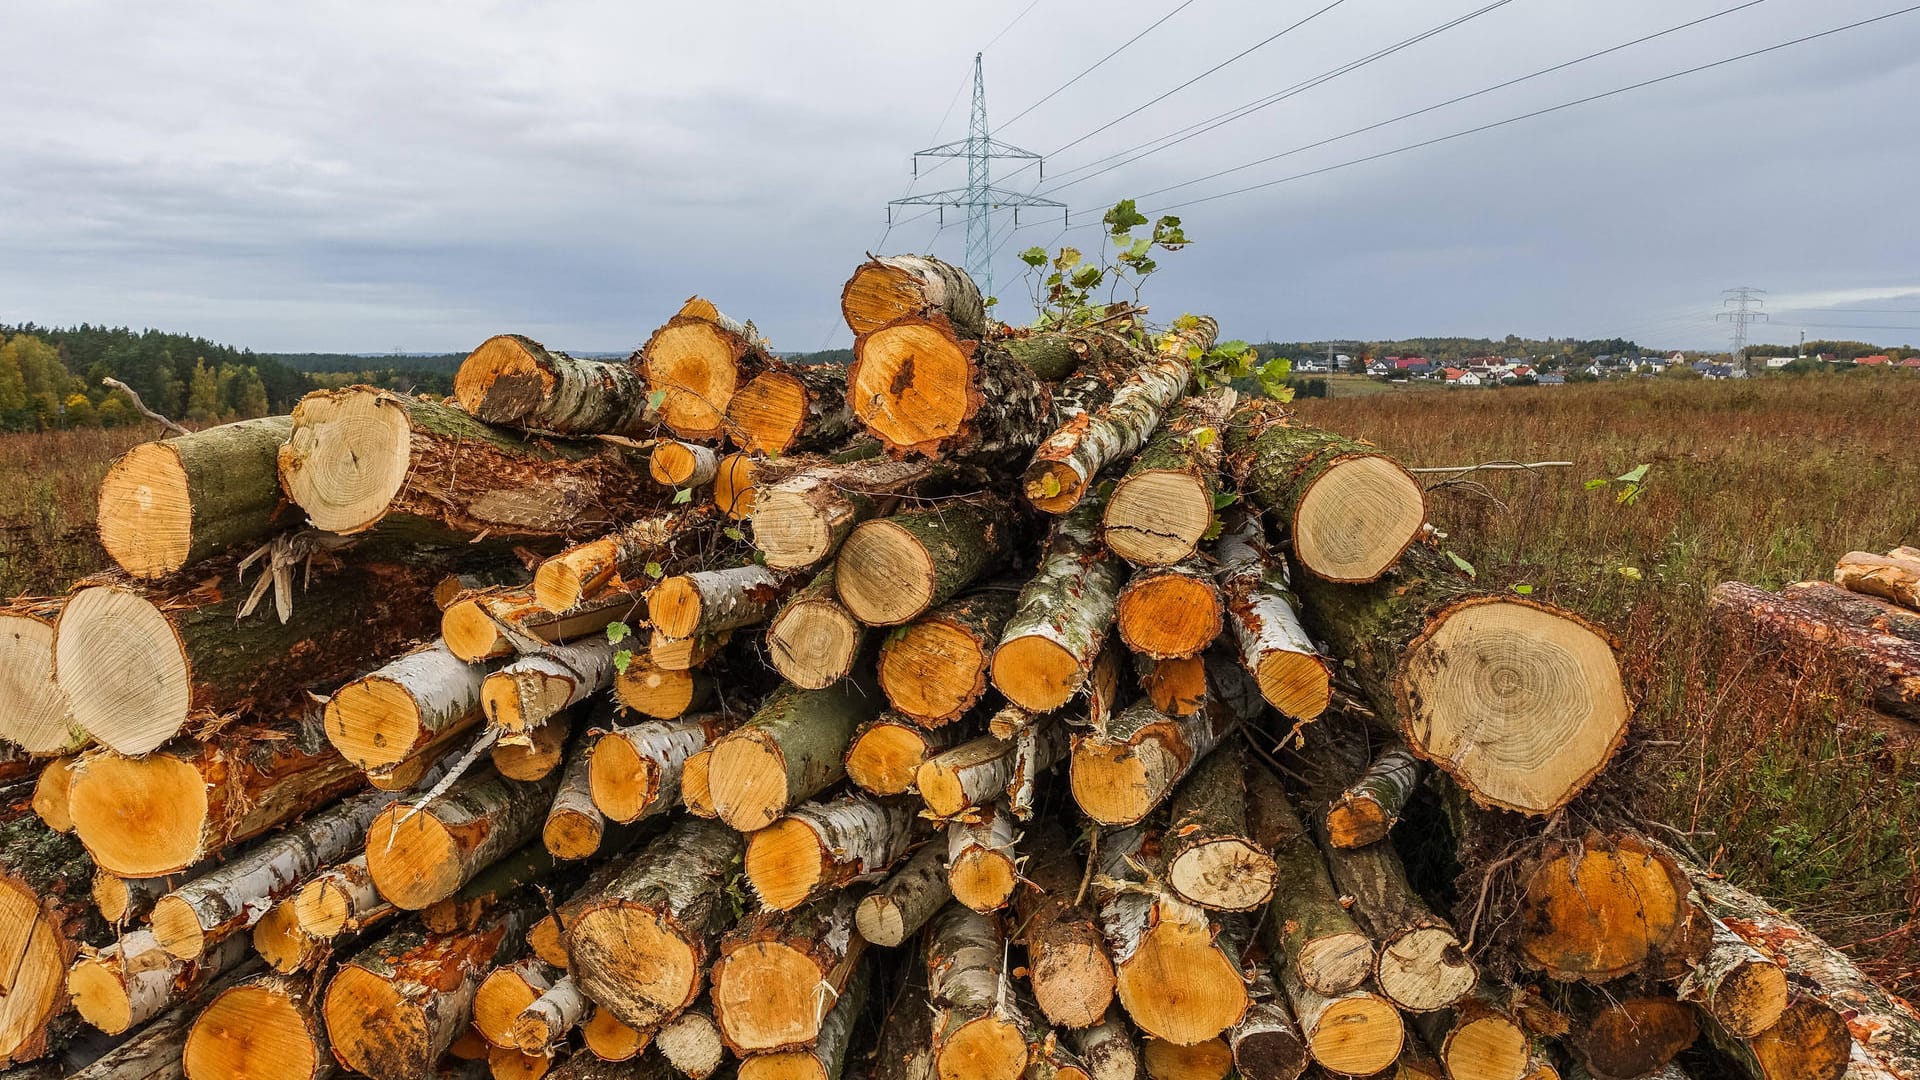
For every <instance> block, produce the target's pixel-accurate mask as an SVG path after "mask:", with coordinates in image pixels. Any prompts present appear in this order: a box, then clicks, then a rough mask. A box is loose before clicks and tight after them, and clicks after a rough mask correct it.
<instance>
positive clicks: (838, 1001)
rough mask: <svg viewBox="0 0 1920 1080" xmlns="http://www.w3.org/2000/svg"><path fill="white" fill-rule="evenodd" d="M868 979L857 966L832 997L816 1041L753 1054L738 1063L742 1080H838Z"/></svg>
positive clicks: (863, 1005) (861, 1005) (865, 992)
mask: <svg viewBox="0 0 1920 1080" xmlns="http://www.w3.org/2000/svg"><path fill="white" fill-rule="evenodd" d="M867 982H868V976H867V971H866V968H865V967H864V966H860V965H856V966H855V969H854V975H853V977H852V978H851V979H849V980H848V981H847V984H846V986H845V987H844V988H843V989H842V991H841V992H840V993H839V994H838V995H836V996H835V998H834V1000H833V1002H832V1004H831V1005H830V1006H828V1008H829V1009H830V1011H829V1012H828V1013H827V1015H826V1018H825V1019H824V1020H823V1021H822V1022H821V1024H820V1035H819V1038H818V1040H817V1041H816V1042H815V1043H814V1044H813V1045H812V1046H811V1047H808V1048H806V1049H804V1050H786V1051H781V1052H777V1053H771V1054H755V1055H753V1056H752V1057H749V1058H747V1059H745V1060H744V1061H742V1062H741V1063H740V1071H739V1074H738V1075H739V1076H740V1077H741V1080H840V1077H841V1075H842V1070H844V1069H845V1067H846V1065H847V1061H848V1056H849V1051H850V1050H851V1048H852V1046H853V1032H854V1028H855V1026H856V1025H857V1024H858V1023H859V1018H860V1010H862V1009H863V1008H865V1007H866V1004H867Z"/></svg>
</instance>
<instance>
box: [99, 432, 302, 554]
mask: <svg viewBox="0 0 1920 1080" xmlns="http://www.w3.org/2000/svg"><path fill="white" fill-rule="evenodd" d="M292 431H293V418H292V417H291V416H263V417H260V418H258V419H254V420H242V421H239V422H238V423H232V424H220V425H218V426H216V427H210V428H207V429H205V430H203V431H196V432H194V433H193V434H191V435H183V436H181V437H179V438H177V439H167V440H164V441H161V442H155V443H147V444H143V445H142V446H139V447H136V448H135V449H134V450H132V451H129V453H128V454H127V455H125V456H123V457H121V458H120V459H119V460H118V461H116V462H114V464H113V466H112V468H110V469H109V470H108V473H107V478H106V480H105V481H103V482H102V484H101V487H100V501H99V506H98V507H97V513H96V517H95V520H96V521H97V522H99V529H100V541H101V543H102V545H103V546H105V547H106V549H107V554H108V555H111V556H112V557H113V558H114V560H115V561H116V562H119V563H120V565H121V566H122V567H123V568H124V569H126V570H127V572H128V573H131V574H133V575H134V576H135V577H139V578H146V579H153V578H160V577H164V576H166V575H167V574H170V573H173V572H174V571H177V570H179V569H180V568H181V567H183V566H187V565H190V564H192V563H196V562H199V561H200V560H201V559H204V558H207V557H208V556H211V555H217V554H219V553H220V552H222V551H225V550H227V549H228V548H230V547H233V546H235V545H237V544H242V543H246V542H247V541H249V540H258V539H260V538H262V537H265V536H267V535H268V534H270V533H272V532H274V531H275V530H277V529H282V528H285V527H287V526H288V525H291V524H292V523H293V519H294V516H295V515H294V514H293V513H291V512H290V510H289V508H288V505H287V500H286V496H285V495H283V494H282V493H281V491H280V475H279V464H278V462H279V454H280V447H281V446H282V445H284V444H285V443H286V441H287V438H288V436H289V435H290V434H291V433H292ZM161 455H168V456H171V457H172V458H173V459H174V460H175V461H176V462H177V463H178V474H179V478H180V479H181V480H182V481H184V490H183V491H180V492H168V493H166V494H167V495H170V496H184V498H185V502H186V506H187V526H188V532H187V542H186V545H185V547H184V549H182V548H180V547H179V546H178V541H177V539H175V538H173V537H162V536H160V535H158V534H157V531H156V530H157V529H158V528H159V527H160V526H162V525H163V524H165V525H173V524H174V522H173V521H171V520H169V521H167V522H165V523H162V522H160V521H158V520H157V519H156V518H155V516H154V514H153V512H152V510H151V509H150V507H151V506H152V504H153V503H154V501H155V496H156V495H157V494H159V493H157V492H154V491H152V490H151V489H150V488H148V487H146V486H145V485H140V484H138V483H137V482H136V479H135V478H134V477H131V476H125V477H123V476H121V475H118V474H121V473H124V472H128V471H130V470H132V469H134V468H136V467H141V466H146V465H147V462H146V461H145V460H143V459H146V458H149V457H152V458H160V456H161ZM175 512H176V513H177V511H175ZM170 516H171V515H170Z"/></svg>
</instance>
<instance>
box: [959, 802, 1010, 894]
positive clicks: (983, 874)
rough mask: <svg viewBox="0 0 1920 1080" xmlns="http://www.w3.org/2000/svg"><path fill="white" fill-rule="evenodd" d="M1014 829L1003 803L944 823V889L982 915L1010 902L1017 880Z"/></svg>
mask: <svg viewBox="0 0 1920 1080" xmlns="http://www.w3.org/2000/svg"><path fill="white" fill-rule="evenodd" d="M1015 826H1016V823H1015V821H1014V817H1013V812H1012V811H1011V810H1008V809H1007V806H1006V803H1004V802H993V803H988V804H987V805H985V806H981V807H976V808H974V809H973V810H971V811H969V812H967V813H966V814H965V815H964V816H962V817H958V818H955V819H954V820H952V821H950V822H948V823H947V888H948V889H949V890H950V891H951V892H952V893H953V898H954V899H955V900H958V901H960V902H961V903H962V904H965V905H966V906H968V907H970V908H972V909H973V910H975V911H978V912H982V913H986V912H993V911H998V910H1000V909H1001V908H1003V907H1006V906H1007V902H1008V901H1010V900H1012V899H1013V888H1014V886H1015V885H1016V884H1017V883H1018V882H1019V878H1020V872H1019V869H1018V867H1017V865H1016V863H1015V859H1014V844H1015V842H1016V841H1017V840H1018V838H1019V834H1018V831H1017V829H1016V827H1015Z"/></svg>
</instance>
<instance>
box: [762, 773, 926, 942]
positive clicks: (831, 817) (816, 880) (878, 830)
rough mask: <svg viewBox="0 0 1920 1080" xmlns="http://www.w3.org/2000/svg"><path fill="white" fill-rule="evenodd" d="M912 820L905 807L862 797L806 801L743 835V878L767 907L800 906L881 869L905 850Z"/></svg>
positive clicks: (909, 811)
mask: <svg viewBox="0 0 1920 1080" xmlns="http://www.w3.org/2000/svg"><path fill="white" fill-rule="evenodd" d="M913 821H914V816H913V813H912V811H911V809H910V808H909V807H907V806H906V805H903V804H891V805H890V804H887V803H882V802H877V801H875V800H873V799H870V798H868V797H866V796H864V795H845V796H842V797H840V798H837V799H832V800H828V801H825V802H811V803H807V804H806V805H804V806H800V807H797V808H795V809H794V811H793V812H792V813H790V814H788V815H787V816H786V817H783V818H781V819H780V820H779V821H776V822H774V823H773V824H772V825H769V826H767V827H766V828H764V829H761V830H760V831H759V832H756V833H754V834H753V835H752V836H750V837H748V838H747V855H746V863H745V869H746V875H747V882H748V884H750V885H752V886H753V891H754V893H755V894H756V895H757V896H759V898H760V901H761V903H762V904H763V905H764V906H765V907H767V908H769V909H772V910H775V911H787V910H790V909H793V908H796V907H799V906H800V905H801V904H803V903H805V902H806V901H808V900H810V899H813V898H815V897H819V896H822V895H823V894H825V893H827V892H829V891H832V890H835V889H838V888H840V887H841V886H844V885H846V884H848V883H849V882H851V881H854V880H856V879H858V878H863V877H871V876H873V875H877V874H880V873H882V872H884V871H885V870H886V869H887V868H888V867H889V866H891V865H893V863H894V862H895V861H896V860H897V859H898V858H899V857H900V856H901V855H902V854H904V853H905V852H906V850H907V844H908V842H909V841H910V840H911V839H912V835H913ZM851 915H852V911H851V908H849V911H848V917H849V918H851Z"/></svg>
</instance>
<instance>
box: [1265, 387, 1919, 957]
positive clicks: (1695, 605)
mask: <svg viewBox="0 0 1920 1080" xmlns="http://www.w3.org/2000/svg"><path fill="white" fill-rule="evenodd" d="M1916 389H1920V387H1917V386H1916V385H1915V383H1914V382H1913V381H1912V380H1905V379H1898V380H1896V379H1890V378H1888V379H1882V378H1860V377H1836V376H1827V377H1809V378H1801V379H1793V378H1775V379H1765V380H1756V381H1755V382H1753V383H1744V384H1743V383H1736V382H1719V383H1707V382H1675V381H1669V380H1664V379H1655V380H1637V381H1632V382H1626V383H1607V384H1599V385H1588V386H1566V387H1539V388H1509V389H1502V390H1492V391H1472V390H1459V391H1451V392H1438V393H1421V394H1413V393H1402V394H1381V395H1376V396H1371V397H1356V398H1345V399H1340V398H1336V399H1331V400H1322V401H1306V402H1302V403H1301V412H1302V413H1303V414H1304V415H1305V416H1306V417H1307V418H1308V419H1310V420H1311V421H1313V422H1315V423H1319V424H1323V425H1325V426H1327V427H1329V428H1333V429H1335V430H1339V431H1342V432H1346V433H1348V434H1353V435H1359V436H1363V437H1365V438H1369V439H1371V440H1373V441H1375V442H1377V443H1379V444H1380V445H1382V446H1383V447H1385V448H1387V449H1388V450H1391V451H1393V452H1394V453H1396V454H1399V455H1401V456H1403V457H1404V458H1405V459H1406V461H1407V462H1408V464H1411V465H1454V464H1462V465H1464V464H1471V463H1474V462H1480V461H1490V460H1498V459H1513V460H1524V461H1540V460H1571V461H1574V462H1576V463H1577V466H1576V467H1575V468H1573V469H1555V470H1550V471H1543V472H1538V473H1490V472H1483V473H1477V474H1473V475H1472V476H1471V477H1464V478H1462V479H1461V481H1460V482H1456V483H1450V484H1449V483H1441V484H1440V486H1438V487H1437V488H1436V489H1435V490H1434V491H1433V492H1432V503H1431V516H1432V518H1433V520H1434V523H1435V524H1436V525H1437V526H1438V527H1439V528H1440V529H1442V530H1443V531H1444V532H1446V533H1447V534H1448V536H1447V544H1448V546H1449V547H1450V548H1451V549H1452V550H1454V551H1456V552H1458V553H1459V554H1461V555H1463V556H1465V557H1466V558H1467V559H1469V560H1470V561H1471V562H1472V563H1473V564H1474V566H1475V568H1476V570H1477V572H1478V575H1479V578H1480V580H1481V581H1482V582H1485V583H1489V584H1492V585H1494V586H1496V587H1505V586H1508V585H1513V584H1526V585H1531V586H1533V587H1534V590H1535V592H1534V595H1535V596H1536V597H1538V598H1541V599H1546V600H1550V601H1552V602H1555V603H1559V604H1563V605H1565V606H1567V607H1570V608H1573V609H1575V610H1577V611H1580V612H1582V613H1584V614H1587V615H1589V616H1591V617H1593V618H1595V619H1597V620H1599V621H1601V622H1602V623H1604V624H1606V625H1607V626H1608V627H1609V628H1610V629H1611V630H1613V632H1614V633H1615V634H1617V635H1618V636H1619V637H1620V638H1621V640H1622V642H1623V645H1624V650H1625V652H1624V664H1625V668H1626V671H1627V674H1628V677H1629V679H1630V681H1631V684H1632V687H1633V690H1634V692H1635V693H1636V695H1637V696H1638V698H1639V700H1640V701H1641V702H1642V706H1641V709H1640V713H1639V717H1638V727H1637V731H1638V734H1639V736H1640V742H1639V745H1640V748H1641V749H1640V753H1639V754H1638V764H1639V766H1640V773H1639V775H1640V781H1639V785H1640V786H1639V790H1640V792H1641V793H1642V795H1643V797H1644V807H1645V810H1646V812H1647V813H1648V814H1649V815H1650V816H1653V817H1656V818H1658V819H1659V820H1662V821H1665V822H1667V823H1669V824H1671V825H1672V826H1674V827H1676V828H1678V829H1681V830H1682V831H1684V832H1687V833H1690V834H1692V835H1691V840H1692V843H1693V846H1694V847H1695V848H1696V849H1697V850H1699V851H1700V852H1702V853H1703V854H1704V855H1705V856H1706V857H1708V858H1710V859H1711V860H1712V861H1713V862H1714V863H1715V864H1716V867H1717V868H1719V869H1724V870H1726V871H1727V872H1728V873H1730V874H1731V875H1733V876H1734V877H1735V878H1736V879H1737V880H1739V881H1740V882H1741V883H1743V884H1745V885H1747V886H1748V887H1749V888H1751V889H1753V890H1754V891H1757V892H1761V893H1763V894H1765V895H1767V896H1769V897H1770V898H1773V899H1774V900H1776V901H1778V902H1781V903H1784V904H1785V905H1787V906H1788V907H1790V908H1791V909H1793V910H1795V911H1796V912H1798V913H1799V914H1800V915H1801V916H1802V917H1803V918H1805V919H1806V920H1807V921H1808V922H1809V923H1811V924H1812V925H1813V926H1814V927H1815V928H1816V929H1817V930H1819V931H1820V932H1822V933H1823V934H1826V935H1827V936H1829V937H1830V938H1831V939H1832V940H1834V941H1835V942H1837V943H1840V944H1843V945H1848V946H1852V947H1853V951H1854V952H1855V955H1856V956H1857V957H1858V958H1859V959H1861V960H1862V961H1863V962H1865V963H1866V964H1867V965H1868V966H1869V967H1870V968H1871V969H1872V970H1874V971H1875V973H1876V974H1877V975H1879V976H1881V977H1882V978H1883V979H1885V980H1886V981H1888V982H1890V983H1893V984H1895V985H1897V986H1901V987H1903V988H1905V989H1908V990H1912V989H1914V988H1915V987H1916V986H1920V951H1913V949H1912V947H1913V945H1914V944H1915V943H1914V942H1913V941H1912V940H1911V938H1912V934H1913V930H1914V927H1915V919H1914V916H1915V914H1916V910H1920V865H1916V860H1920V854H1916V853H1917V852H1920V844H1916V840H1920V797H1917V796H1920V761H1916V757H1915V753H1914V751H1913V750H1912V749H1911V748H1910V747H1909V748H1901V747H1898V746H1892V745H1889V744H1887V742H1886V741H1885V739H1886V737H1885V736H1884V735H1881V734H1868V733H1866V731H1867V730H1868V728H1869V725H1865V724H1857V723H1856V722H1858V721H1863V720H1865V719H1866V717H1865V716H1864V715H1863V714H1862V713H1861V712H1860V711H1859V710H1858V708H1857V706H1855V705H1853V704H1852V703H1851V701H1850V697H1851V696H1850V695H1848V694H1846V693H1844V692H1842V691H1841V690H1839V689H1837V688H1835V687H1834V686H1833V685H1831V683H1830V681H1828V680H1825V679H1823V678H1821V677H1819V676H1818V675H1817V674H1802V675H1798V676H1796V675H1794V674H1792V673H1790V672H1788V671H1786V670H1785V669H1784V668H1783V666H1782V665H1781V663H1780V659H1781V658H1780V657H1777V656H1768V655H1759V654H1755V653H1754V652H1752V651H1751V650H1750V649H1747V648H1744V647H1743V646H1741V645H1740V644H1739V643H1732V642H1722V641H1719V640H1717V638H1716V636H1715V635H1714V634H1713V633H1711V632H1710V629H1709V627H1708V625H1707V623H1706V619H1705V607H1704V602H1705V598H1706V595H1707V592H1708V591H1709V590H1710V589H1712V588H1713V586H1714V585H1716V584H1718V583H1719V582H1721V581H1725V580H1730V579H1737V580H1742V581H1748V582H1752V583H1755V584H1758V585H1761V586H1764V587H1767V588H1776V587H1778V586H1780V585H1783V584H1785V583H1787V582H1791V581H1798V580H1805V579H1810V578H1825V577H1827V576H1828V575H1830V574H1831V572H1832V569H1833V563H1834V560H1835V559H1836V558H1838V557H1839V556H1840V555H1841V554H1843V553H1845V552H1847V551H1849V550H1854V549H1867V550H1885V549H1886V548H1888V547H1891V546H1893V545H1895V544H1900V543H1913V542H1915V541H1916V539H1920V498H1916V492H1920V454H1916V453H1915V452H1914V447H1913V445H1912V434H1913V432H1914V431H1915V430H1916V428H1915V421H1914V417H1913V413H1912V408H1913V402H1914V400H1915V396H1914V395H1915V391H1916ZM1642 463H1645V464H1648V465H1650V466H1651V468H1650V469H1649V471H1648V474H1647V482H1646V486H1645V488H1644V489H1643V490H1642V492H1641V493H1640V495H1639V496H1638V497H1637V498H1636V499H1635V500H1634V501H1633V502H1632V503H1631V504H1623V503H1621V502H1620V501H1619V493H1620V491H1621V489H1622V488H1623V486H1624V485H1622V484H1619V483H1617V482H1615V483H1611V484H1609V485H1607V486H1606V487H1604V488H1601V489H1598V490H1589V489H1588V488H1587V487H1586V486H1585V482H1586V481H1588V480H1590V479H1595V478H1611V477H1617V476H1619V475H1621V474H1623V473H1625V472H1627V471H1628V470H1630V469H1632V468H1634V467H1635V466H1637V465H1640V464H1642ZM1427 479H1428V480H1430V481H1433V482H1436V483H1438V482H1440V481H1441V480H1442V479H1443V478H1442V477H1438V476H1430V477H1428V478H1427ZM1623 571H1625V572H1623ZM1636 574H1637V575H1638V577H1637V579H1636V577H1635V576H1634V575H1636ZM1843 731H1845V732H1849V733H1842V732H1843Z"/></svg>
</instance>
